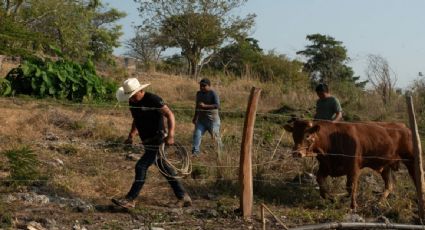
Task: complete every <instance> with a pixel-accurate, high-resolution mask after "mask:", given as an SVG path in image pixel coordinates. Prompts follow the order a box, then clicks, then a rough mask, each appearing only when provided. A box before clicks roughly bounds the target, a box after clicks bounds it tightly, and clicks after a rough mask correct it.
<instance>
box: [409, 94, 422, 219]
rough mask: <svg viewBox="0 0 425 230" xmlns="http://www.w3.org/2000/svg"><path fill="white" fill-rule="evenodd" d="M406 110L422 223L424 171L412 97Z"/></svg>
mask: <svg viewBox="0 0 425 230" xmlns="http://www.w3.org/2000/svg"><path fill="white" fill-rule="evenodd" d="M406 99H407V109H408V112H409V121H410V122H409V123H410V129H411V130H412V139H413V140H412V141H413V150H414V154H415V175H416V181H415V183H416V193H417V195H418V206H419V218H420V219H421V220H422V221H423V220H425V216H424V170H423V166H422V147H421V140H420V137H419V132H418V126H417V124H416V117H415V110H414V108H413V99H412V96H407V98H406Z"/></svg>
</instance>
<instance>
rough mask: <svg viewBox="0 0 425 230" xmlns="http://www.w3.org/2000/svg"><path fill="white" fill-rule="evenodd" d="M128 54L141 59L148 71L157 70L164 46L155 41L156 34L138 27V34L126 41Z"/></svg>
mask: <svg viewBox="0 0 425 230" xmlns="http://www.w3.org/2000/svg"><path fill="white" fill-rule="evenodd" d="M126 47H127V48H128V50H129V51H128V52H127V55H128V56H130V57H132V58H135V59H137V60H140V61H141V62H142V63H143V66H144V67H145V69H146V70H148V71H153V72H155V70H156V63H157V62H158V60H159V58H160V55H161V52H162V48H160V47H158V46H157V45H156V43H155V36H154V35H152V34H149V33H148V32H145V31H142V30H141V29H138V30H137V31H136V36H135V37H134V38H132V39H130V40H129V41H127V42H126Z"/></svg>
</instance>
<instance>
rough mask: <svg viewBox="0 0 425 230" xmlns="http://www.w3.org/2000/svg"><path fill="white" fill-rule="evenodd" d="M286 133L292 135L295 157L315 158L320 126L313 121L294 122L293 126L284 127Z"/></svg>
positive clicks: (293, 154)
mask: <svg viewBox="0 0 425 230" xmlns="http://www.w3.org/2000/svg"><path fill="white" fill-rule="evenodd" d="M283 128H284V129H285V130H286V131H288V132H290V133H292V138H293V139H294V147H293V148H292V156H293V157H307V156H315V155H316V154H315V153H314V152H313V145H314V143H315V141H316V140H317V132H318V131H319V130H320V126H319V125H313V122H311V121H305V120H293V121H292V124H287V125H285V126H284V127H283Z"/></svg>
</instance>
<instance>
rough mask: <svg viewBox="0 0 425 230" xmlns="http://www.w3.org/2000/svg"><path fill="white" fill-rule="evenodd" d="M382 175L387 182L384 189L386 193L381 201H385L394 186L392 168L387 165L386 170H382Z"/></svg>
mask: <svg viewBox="0 0 425 230" xmlns="http://www.w3.org/2000/svg"><path fill="white" fill-rule="evenodd" d="M381 177H382V179H383V180H384V183H385V189H384V193H383V194H382V197H381V199H380V201H381V202H382V201H385V200H386V199H387V197H388V195H390V193H391V191H392V190H393V188H394V184H393V181H392V178H391V168H390V167H389V166H388V167H385V168H384V170H383V171H382V172H381Z"/></svg>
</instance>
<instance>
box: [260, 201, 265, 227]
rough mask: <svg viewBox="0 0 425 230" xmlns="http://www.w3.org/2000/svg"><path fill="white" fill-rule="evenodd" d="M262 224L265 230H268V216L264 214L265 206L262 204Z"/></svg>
mask: <svg viewBox="0 0 425 230" xmlns="http://www.w3.org/2000/svg"><path fill="white" fill-rule="evenodd" d="M261 223H262V224H263V228H262V229H263V230H266V216H265V213H264V206H263V204H261Z"/></svg>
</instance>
